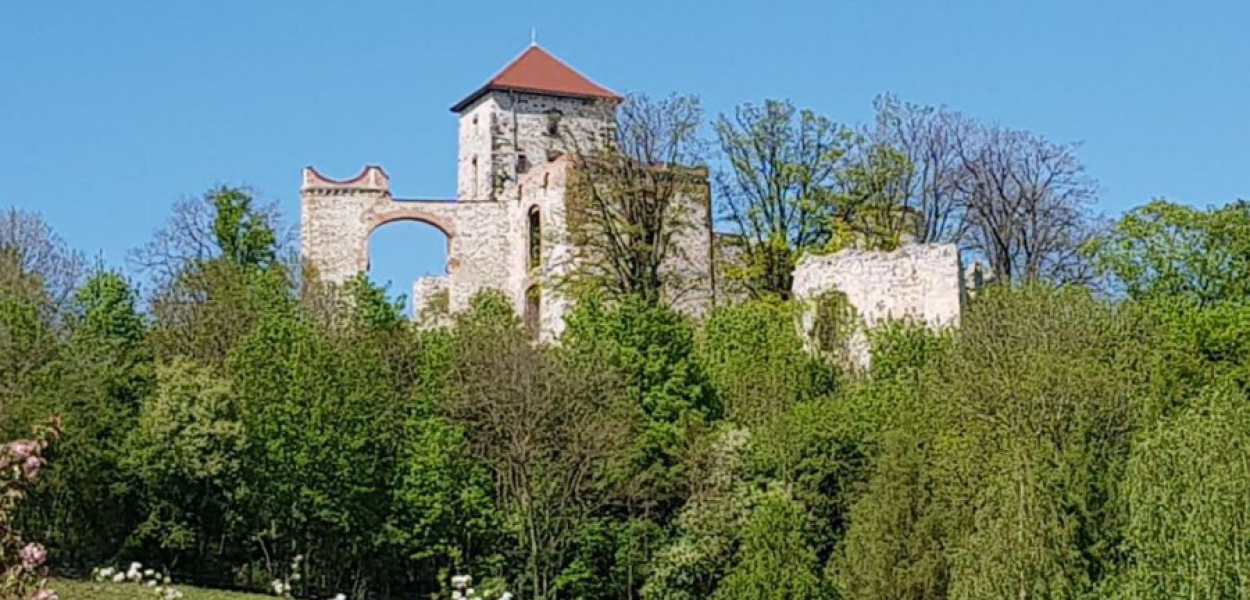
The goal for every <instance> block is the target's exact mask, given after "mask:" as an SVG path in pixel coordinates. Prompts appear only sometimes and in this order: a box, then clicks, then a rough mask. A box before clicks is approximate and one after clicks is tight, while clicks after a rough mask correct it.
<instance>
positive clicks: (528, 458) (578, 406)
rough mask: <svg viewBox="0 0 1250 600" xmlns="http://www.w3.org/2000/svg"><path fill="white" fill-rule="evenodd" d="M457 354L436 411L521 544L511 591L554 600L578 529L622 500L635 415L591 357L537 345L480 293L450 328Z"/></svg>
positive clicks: (501, 304)
mask: <svg viewBox="0 0 1250 600" xmlns="http://www.w3.org/2000/svg"><path fill="white" fill-rule="evenodd" d="M452 344H453V346H452V348H453V353H452V356H453V357H454V363H453V365H454V366H453V369H452V372H451V377H450V378H449V379H448V383H449V386H448V390H447V393H446V394H445V396H444V397H443V398H442V399H441V400H440V402H439V405H440V406H439V407H440V409H441V410H442V411H443V414H446V415H447V416H448V417H449V418H450V419H451V421H452V422H453V423H454V424H456V425H457V426H459V427H461V428H463V430H464V432H465V436H466V439H467V440H468V444H469V448H470V449H471V451H472V452H473V454H474V456H475V457H477V458H478V459H479V460H480V461H482V463H483V464H485V465H486V467H487V468H488V469H490V472H491V475H492V477H493V480H494V485H495V489H496V491H497V492H496V493H497V497H498V499H499V506H500V510H501V512H502V513H503V515H504V520H505V525H506V528H507V530H508V531H509V533H510V534H511V535H512V536H513V539H515V540H516V542H517V547H516V550H515V552H516V553H515V554H514V556H516V564H515V568H516V569H518V571H513V572H512V573H511V574H512V576H513V579H514V581H515V582H516V584H517V586H518V587H516V588H513V589H514V590H518V591H521V592H523V593H524V594H525V595H526V596H529V597H533V598H550V597H552V594H553V593H554V591H555V590H556V589H557V586H558V585H559V584H560V583H561V581H560V575H561V573H562V572H563V571H564V570H565V569H566V568H567V567H568V566H569V561H570V559H571V558H572V552H573V550H574V549H575V548H576V547H577V546H578V544H579V543H580V541H579V540H578V539H577V538H576V537H575V532H577V531H579V530H582V529H583V527H584V526H586V525H587V524H588V523H589V522H591V521H592V520H593V519H594V518H595V517H596V516H598V515H599V514H600V513H601V512H602V511H603V510H605V508H606V507H608V506H610V505H611V503H612V500H613V499H614V498H615V497H617V496H618V495H619V492H618V488H619V484H617V483H616V482H615V481H613V478H611V477H609V475H610V474H612V473H615V472H619V470H620V469H621V468H622V467H621V465H620V463H623V462H626V461H627V460H628V459H627V458H625V456H626V455H625V449H626V448H627V447H629V445H630V442H631V440H633V439H635V436H634V435H633V434H634V428H635V423H636V417H635V415H636V411H635V409H634V407H633V406H632V405H631V404H630V402H629V400H630V398H629V397H628V396H627V395H626V394H625V393H624V388H623V386H621V385H620V384H619V379H618V376H617V375H616V373H614V372H613V370H612V369H611V368H610V367H609V366H608V365H606V364H604V363H603V362H601V361H598V360H597V357H596V356H595V355H589V356H584V357H578V356H575V355H572V354H566V353H563V352H561V353H554V352H552V351H551V350H549V349H547V348H544V347H542V346H536V345H535V344H533V341H532V339H531V337H530V336H529V334H528V333H527V332H526V331H525V329H524V327H523V326H522V324H521V323H520V321H519V320H518V319H517V318H516V316H515V315H514V314H512V312H511V309H510V305H509V303H508V300H507V299H506V298H504V297H502V295H500V294H498V293H485V294H480V295H478V296H477V297H475V298H474V299H473V300H472V310H470V311H469V312H467V313H464V314H462V315H460V316H459V317H458V320H457V324H456V326H455V327H454V329H453V334H452Z"/></svg>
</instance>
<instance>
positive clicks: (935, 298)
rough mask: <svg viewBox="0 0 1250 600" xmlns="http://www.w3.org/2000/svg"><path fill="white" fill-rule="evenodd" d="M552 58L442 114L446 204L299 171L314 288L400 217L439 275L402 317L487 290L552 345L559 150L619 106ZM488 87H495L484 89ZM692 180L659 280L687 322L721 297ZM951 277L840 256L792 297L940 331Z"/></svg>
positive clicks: (930, 254)
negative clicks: (453, 153) (412, 225)
mask: <svg viewBox="0 0 1250 600" xmlns="http://www.w3.org/2000/svg"><path fill="white" fill-rule="evenodd" d="M535 53H537V54H538V59H537V60H538V61H539V62H538V63H537V64H538V67H534V65H532V64H531V65H529V67H534V68H529V70H526V68H525V67H526V66H525V65H522V67H521V68H520V71H521V72H523V74H524V75H525V77H530V78H537V79H540V80H541V79H543V78H544V77H546V78H547V79H546V80H545V81H536V82H533V83H531V82H529V81H527V80H525V78H524V77H520V78H519V79H518V76H516V73H512V74H511V75H510V74H509V73H510V72H509V70H510V69H513V70H515V69H516V68H517V65H518V64H519V63H521V62H522V61H524V60H529V59H532V58H533V56H534V54H535ZM527 57H529V58H527ZM543 61H545V62H543ZM553 61H554V58H552V57H550V55H547V54H545V53H542V52H541V51H540V50H537V49H531V50H529V51H527V53H526V54H524V55H522V57H521V58H520V59H518V61H514V63H513V64H512V65H510V66H509V68H508V69H505V71H504V72H503V73H501V74H500V75H499V76H496V78H495V79H494V80H492V83H488V84H487V86H484V87H483V88H482V89H480V90H478V91H477V92H475V93H474V94H473V95H471V96H470V97H469V98H466V99H465V100H464V101H462V102H461V103H460V104H458V105H457V106H456V107H455V109H454V110H456V112H457V113H458V114H459V119H460V127H459V161H458V172H457V187H456V189H457V192H456V196H457V197H456V199H455V200H402V199H395V198H392V196H391V191H390V178H389V176H388V175H387V174H386V172H385V171H383V170H382V168H381V167H377V166H369V167H366V168H365V169H364V171H363V172H361V173H360V175H358V176H357V177H355V178H353V179H349V180H342V181H339V180H334V179H329V178H327V177H325V176H323V175H321V174H320V173H318V172H317V171H316V170H315V169H313V168H312V167H308V168H306V169H304V173H303V184H302V186H301V237H302V240H301V242H302V250H303V256H304V258H305V260H306V261H307V262H308V263H309V264H310V266H312V267H313V268H314V269H315V270H316V271H317V273H318V275H319V276H320V277H321V278H322V279H323V280H325V281H328V282H332V283H336V282H342V281H345V280H346V279H348V278H350V277H352V276H354V275H356V274H358V273H360V272H363V271H366V270H367V269H368V268H369V264H368V263H369V249H368V243H369V235H370V234H371V233H372V232H373V230H374V229H376V228H377V227H379V226H381V225H384V224H386V223H389V222H392V221H400V220H412V221H420V222H424V223H428V224H430V225H432V226H434V227H436V228H438V229H439V230H440V231H442V232H443V233H444V234H446V235H447V257H448V260H447V273H446V275H444V276H439V277H425V278H421V279H419V280H417V281H416V282H415V283H414V285H413V314H414V317H416V318H417V319H419V320H421V321H422V322H423V323H427V324H431V325H439V324H442V323H445V322H446V317H447V315H448V314H451V313H455V312H459V311H461V310H464V309H465V308H467V307H468V304H469V301H470V299H471V298H472V297H473V296H474V295H475V294H477V293H478V292H480V291H482V290H485V289H495V290H499V291H501V292H502V293H503V294H504V295H506V296H507V297H508V298H509V299H510V300H511V301H512V303H513V305H514V308H515V310H516V311H517V313H518V314H520V315H524V316H525V318H526V319H527V320H528V321H529V322H531V324H532V325H533V326H534V327H535V329H536V331H537V332H538V334H539V336H540V338H541V339H545V340H552V339H555V338H556V337H558V336H559V335H560V333H561V331H562V330H563V328H564V318H565V316H566V315H567V314H568V311H569V310H570V308H571V305H570V301H569V299H568V298H567V297H566V296H565V295H564V294H562V293H561V292H560V291H559V289H558V286H557V285H555V283H556V282H559V281H562V280H563V279H565V277H566V276H567V275H569V274H570V271H571V269H573V268H575V263H576V262H577V259H578V253H577V249H576V248H575V247H574V246H573V245H572V244H571V243H570V241H569V235H568V231H567V226H566V213H567V208H568V206H567V200H568V197H567V196H568V183H569V175H570V172H571V169H572V168H573V162H572V160H571V159H570V158H569V157H568V156H567V155H564V153H563V152H562V150H566V149H567V148H566V147H565V146H566V145H567V144H568V143H569V140H572V143H574V144H581V145H583V147H592V146H593V145H595V144H598V143H600V142H601V141H602V139H604V138H603V136H605V135H610V134H611V132H612V131H611V128H612V127H613V126H614V123H615V121H614V114H613V112H612V110H611V108H612V107H613V106H615V104H614V102H615V100H619V98H616V97H615V96H614V95H612V94H611V93H610V92H608V91H607V90H604V89H603V88H599V87H598V86H596V85H594V84H593V83H590V82H589V81H588V80H584V79H578V78H580V77H581V76H580V75H577V74H576V73H575V72H573V71H572V70H571V69H568V68H567V67H566V66H564V65H563V64H562V63H558V62H553ZM553 64H554V65H555V66H554V67H553ZM543 69H546V71H543ZM552 69H556V72H555V74H554V75H551V73H550V71H551V70H552ZM560 69H564V70H563V71H561V70H560ZM535 73H537V75H535ZM509 77H511V79H509ZM518 80H520V84H518ZM500 81H503V82H505V83H506V85H503V84H498V85H497V82H500ZM542 85H548V87H549V89H547V90H546V91H544V90H543V89H541V88H542ZM570 90H571V91H570ZM614 99H615V100H614ZM692 173H693V177H692V180H693V181H694V182H695V183H694V184H693V186H692V187H691V191H690V193H689V194H688V196H687V197H685V198H683V200H682V205H683V206H684V207H685V208H687V209H688V210H686V211H685V212H686V213H687V216H686V218H687V224H686V226H685V227H683V228H682V229H681V233H680V235H679V236H678V239H677V245H678V248H679V250H678V251H677V252H675V253H674V258H673V259H672V260H670V261H669V263H668V264H666V265H665V269H666V270H667V271H669V272H670V274H679V275H680V277H676V278H675V279H680V280H682V281H684V282H685V284H686V285H684V286H683V288H682V289H681V290H679V291H676V292H674V293H673V294H672V295H671V297H670V298H669V300H670V301H671V302H672V304H673V305H674V306H676V307H677V308H678V309H679V310H681V311H683V312H685V313H687V314H691V315H695V316H698V315H701V314H703V313H705V312H706V311H707V310H709V309H710V307H712V306H714V305H715V304H716V302H717V301H718V296H721V297H724V296H725V295H726V294H724V293H718V290H719V289H720V288H722V286H723V284H722V283H721V282H718V280H717V277H716V263H717V262H719V261H722V260H728V259H731V257H730V256H729V254H727V253H725V252H724V251H723V250H724V249H723V248H721V246H723V244H717V243H715V240H714V237H715V236H714V233H713V227H712V211H711V193H710V190H709V187H708V183H707V182H708V173H707V170H706V169H705V168H696V169H693V170H692ZM960 274H961V270H960V266H959V256H958V251H957V250H955V249H954V247H950V246H907V247H905V248H904V249H902V250H899V251H897V252H894V253H872V252H859V251H846V252H842V253H838V254H835V255H832V256H811V257H807V258H805V259H804V260H803V261H802V262H800V264H799V265H798V269H797V271H796V273H795V279H794V293H795V295H796V297H799V298H809V297H814V296H816V295H819V294H821V293H823V292H825V291H828V290H835V289H836V290H838V291H841V292H842V293H844V294H845V295H846V297H847V300H848V301H849V302H850V303H851V304H852V305H853V306H854V307H855V308H856V310H857V311H858V312H859V313H860V314H861V315H862V317H863V319H864V321H865V322H866V324H868V325H871V324H873V323H876V322H877V321H879V320H881V319H883V318H886V317H889V316H894V317H904V316H910V317H914V318H919V319H922V320H924V321H925V322H927V323H931V324H933V325H936V326H945V325H949V324H954V323H957V321H958V318H959V311H960V306H961V302H962V298H963V290H962V283H961V277H960ZM726 291H727V292H730V294H729V295H732V296H737V295H738V294H734V293H732V290H729V289H728V288H726ZM721 301H722V302H723V300H721ZM809 329H810V327H809Z"/></svg>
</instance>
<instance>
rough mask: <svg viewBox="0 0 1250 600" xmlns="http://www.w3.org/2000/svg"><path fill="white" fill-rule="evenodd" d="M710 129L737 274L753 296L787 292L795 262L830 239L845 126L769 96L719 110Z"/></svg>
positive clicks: (847, 135) (846, 145)
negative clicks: (722, 165) (719, 160)
mask: <svg viewBox="0 0 1250 600" xmlns="http://www.w3.org/2000/svg"><path fill="white" fill-rule="evenodd" d="M716 136H717V139H718V140H719V142H720V150H721V153H722V155H723V156H724V159H725V161H726V162H727V163H728V164H729V169H728V170H726V171H724V172H721V173H719V174H718V176H717V189H718V193H719V195H720V198H721V204H722V207H721V208H722V210H723V211H724V212H725V214H726V215H727V219H728V221H729V223H730V224H732V225H733V227H734V228H735V229H736V232H735V233H736V234H738V236H740V237H739V238H738V247H739V249H740V252H741V253H742V256H741V262H742V264H741V266H740V270H741V272H739V273H736V274H734V275H736V277H735V278H736V279H738V280H740V281H742V283H743V284H744V285H745V287H746V289H747V290H748V291H750V292H751V294H752V295H753V296H756V297H759V296H764V295H770V294H776V295H779V296H781V297H783V298H785V297H789V294H790V286H791V283H792V281H791V279H792V277H793V271H794V266H795V264H797V263H798V259H799V257H800V256H802V254H803V253H805V252H810V251H813V250H818V249H822V248H824V247H826V246H827V245H828V244H829V241H830V239H831V238H832V235H833V224H834V221H835V218H836V214H837V213H836V211H837V208H838V205H837V201H836V198H835V191H834V186H835V183H836V179H837V176H838V172H839V169H840V168H841V167H842V163H843V158H844V157H845V156H846V154H847V153H848V152H849V150H850V146H851V142H852V137H853V136H852V133H851V132H850V131H849V130H848V129H846V128H845V127H843V126H841V125H838V124H837V123H834V122H833V121H831V120H829V119H828V118H826V117H823V116H821V115H818V114H816V113H814V112H812V111H810V110H802V111H799V110H797V109H796V108H795V107H794V105H793V104H791V103H789V102H781V101H776V100H769V101H766V102H765V103H764V105H763V106H754V105H750V104H745V105H742V106H739V107H738V108H737V109H735V111H734V115H733V117H732V118H731V117H729V116H727V115H721V116H720V118H719V119H718V120H717V123H716Z"/></svg>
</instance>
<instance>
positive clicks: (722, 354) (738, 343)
mask: <svg viewBox="0 0 1250 600" xmlns="http://www.w3.org/2000/svg"><path fill="white" fill-rule="evenodd" d="M797 318H798V314H797V312H796V307H795V306H794V305H792V304H789V303H783V302H778V301H775V300H770V299H765V300H755V301H750V302H746V303H743V304H739V305H733V306H724V307H718V308H717V309H716V310H714V311H712V314H711V315H709V316H708V318H707V319H706V320H705V321H704V322H703V327H702V331H701V336H700V339H699V344H698V356H699V359H700V362H701V363H702V364H703V365H704V368H705V370H706V371H707V373H708V378H709V379H710V381H711V384H712V386H713V387H714V388H715V389H716V392H717V395H718V397H719V398H720V401H721V403H722V404H723V405H724V411H725V417H726V418H727V419H730V420H733V421H735V422H736V423H738V424H740V425H744V426H757V425H761V424H763V423H766V422H768V421H769V420H771V419H773V418H774V417H776V416H777V415H779V414H781V413H784V412H785V411H786V410H788V409H789V408H790V407H791V406H793V405H794V404H796V403H799V402H803V401H807V400H812V399H814V398H816V397H818V396H820V395H822V394H824V393H827V392H829V391H831V390H832V389H833V380H834V376H833V369H832V368H831V367H829V366H828V365H827V364H825V363H824V362H823V361H821V360H820V359H818V358H816V357H815V356H813V355H812V354H811V353H810V352H808V351H807V350H806V349H805V348H804V347H803V340H802V338H801V337H800V335H799V333H798V329H797V327H796V326H795V323H796V322H797V321H796V319H797Z"/></svg>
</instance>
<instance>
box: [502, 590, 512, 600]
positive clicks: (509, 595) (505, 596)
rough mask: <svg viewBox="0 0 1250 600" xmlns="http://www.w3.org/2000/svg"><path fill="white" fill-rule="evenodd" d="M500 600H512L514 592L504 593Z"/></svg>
mask: <svg viewBox="0 0 1250 600" xmlns="http://www.w3.org/2000/svg"><path fill="white" fill-rule="evenodd" d="M499 600H512V592H504V593H503V594H502V595H500V596H499Z"/></svg>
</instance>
